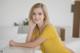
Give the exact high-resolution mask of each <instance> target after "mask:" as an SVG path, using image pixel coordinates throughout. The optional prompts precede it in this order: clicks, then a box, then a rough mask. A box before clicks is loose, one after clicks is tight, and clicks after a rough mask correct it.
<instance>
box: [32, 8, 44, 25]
mask: <svg viewBox="0 0 80 53" xmlns="http://www.w3.org/2000/svg"><path fill="white" fill-rule="evenodd" d="M32 20H33V22H34V23H36V24H39V23H42V22H43V20H44V13H43V10H42V9H41V8H35V9H34V10H33V13H32Z"/></svg>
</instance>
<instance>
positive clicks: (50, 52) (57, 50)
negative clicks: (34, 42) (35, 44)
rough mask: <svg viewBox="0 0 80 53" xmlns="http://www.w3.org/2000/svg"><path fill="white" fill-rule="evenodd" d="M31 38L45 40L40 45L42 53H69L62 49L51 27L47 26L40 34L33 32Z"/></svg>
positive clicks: (55, 32)
mask: <svg viewBox="0 0 80 53" xmlns="http://www.w3.org/2000/svg"><path fill="white" fill-rule="evenodd" d="M33 37H35V38H38V37H41V38H46V39H47V40H46V41H44V42H43V43H42V44H41V45H40V47H41V50H42V53H70V51H68V50H67V49H66V48H65V47H64V45H63V43H62V42H61V39H60V37H59V36H58V33H57V31H56V28H55V27H54V26H52V25H47V26H46V27H45V28H44V30H43V31H42V33H40V34H39V32H38V31H35V32H34V33H33Z"/></svg>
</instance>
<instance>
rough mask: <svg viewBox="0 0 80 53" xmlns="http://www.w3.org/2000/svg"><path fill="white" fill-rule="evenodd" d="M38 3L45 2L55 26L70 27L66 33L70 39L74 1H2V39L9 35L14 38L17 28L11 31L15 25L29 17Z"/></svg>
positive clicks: (0, 24)
mask: <svg viewBox="0 0 80 53" xmlns="http://www.w3.org/2000/svg"><path fill="white" fill-rule="evenodd" d="M37 2H43V3H45V4H46V5H47V8H48V12H49V17H50V21H51V22H52V23H53V24H55V25H57V26H62V27H70V28H68V29H67V31H66V37H67V38H70V37H71V36H72V24H73V23H72V22H73V14H72V13H71V4H72V3H73V2H72V0H0V38H2V37H3V39H4V38H5V37H6V38H8V36H7V35H9V36H10V35H11V34H12V35H11V36H14V35H15V33H16V30H17V29H16V28H15V27H12V29H11V26H13V23H14V22H18V23H20V22H22V20H24V19H25V18H26V17H28V13H29V10H30V8H31V6H32V5H33V4H34V3H37ZM6 28H7V29H9V30H7V29H6ZM14 31H15V32H14ZM7 32H8V33H7ZM9 32H10V34H9ZM13 32H14V33H13ZM4 33H5V35H4ZM0 40H1V39H0Z"/></svg>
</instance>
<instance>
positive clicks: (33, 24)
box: [29, 20, 36, 31]
mask: <svg viewBox="0 0 80 53" xmlns="http://www.w3.org/2000/svg"><path fill="white" fill-rule="evenodd" d="M35 26H36V24H35V23H34V22H33V21H32V20H30V21H29V30H30V31H33V30H34V28H35Z"/></svg>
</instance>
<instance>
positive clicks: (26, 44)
mask: <svg viewBox="0 0 80 53" xmlns="http://www.w3.org/2000/svg"><path fill="white" fill-rule="evenodd" d="M36 46H37V44H35V43H34V42H29V43H17V42H16V43H15V47H24V48H34V47H36Z"/></svg>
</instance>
